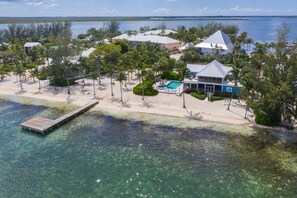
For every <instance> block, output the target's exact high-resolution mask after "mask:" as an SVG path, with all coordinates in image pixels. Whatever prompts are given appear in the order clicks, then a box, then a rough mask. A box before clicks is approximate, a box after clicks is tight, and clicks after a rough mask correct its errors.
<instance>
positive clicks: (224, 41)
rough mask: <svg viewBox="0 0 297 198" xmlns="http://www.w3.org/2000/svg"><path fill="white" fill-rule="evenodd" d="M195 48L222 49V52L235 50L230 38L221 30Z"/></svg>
mask: <svg viewBox="0 0 297 198" xmlns="http://www.w3.org/2000/svg"><path fill="white" fill-rule="evenodd" d="M195 47H198V48H207V49H215V48H221V49H222V50H233V48H234V46H233V44H232V42H231V40H230V38H229V37H228V36H227V35H226V34H225V33H224V32H222V31H221V30H219V31H217V32H216V33H214V34H213V35H211V36H210V37H208V38H207V39H206V40H204V41H203V42H201V43H199V44H198V45H195Z"/></svg>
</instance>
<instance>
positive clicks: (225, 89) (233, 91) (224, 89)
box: [222, 85, 238, 94]
mask: <svg viewBox="0 0 297 198" xmlns="http://www.w3.org/2000/svg"><path fill="white" fill-rule="evenodd" d="M222 92H223V93H231V94H236V93H237V92H238V91H237V89H236V88H235V87H233V86H230V85H223V87H222Z"/></svg>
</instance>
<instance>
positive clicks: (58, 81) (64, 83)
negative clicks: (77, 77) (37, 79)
mask: <svg viewBox="0 0 297 198" xmlns="http://www.w3.org/2000/svg"><path fill="white" fill-rule="evenodd" d="M74 84H75V81H74V80H69V85H74ZM50 85H52V86H57V87H66V86H68V82H67V80H65V79H54V80H51V81H50Z"/></svg>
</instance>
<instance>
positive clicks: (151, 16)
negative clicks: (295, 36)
mask: <svg viewBox="0 0 297 198" xmlns="http://www.w3.org/2000/svg"><path fill="white" fill-rule="evenodd" d="M0 17H1V18H70V17H73V18H77V17H81V18H88V17H90V18H121V17H123V18H128V17H133V18H143V17H150V18H169V17H184V18H189V17H195V18H197V17H297V15H170V16H156V15H144V16H0Z"/></svg>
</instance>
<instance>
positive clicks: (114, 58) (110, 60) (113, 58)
mask: <svg viewBox="0 0 297 198" xmlns="http://www.w3.org/2000/svg"><path fill="white" fill-rule="evenodd" d="M120 55H121V53H120V52H119V51H117V50H111V52H109V53H107V54H106V55H105V56H104V62H105V69H106V71H107V73H108V74H109V77H110V88H111V96H114V94H113V75H114V72H115V70H116V66H117V63H118V60H119V57H120Z"/></svg>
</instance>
